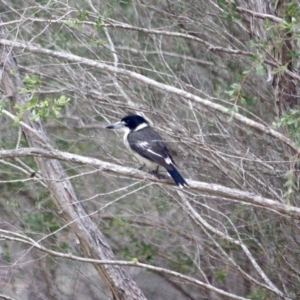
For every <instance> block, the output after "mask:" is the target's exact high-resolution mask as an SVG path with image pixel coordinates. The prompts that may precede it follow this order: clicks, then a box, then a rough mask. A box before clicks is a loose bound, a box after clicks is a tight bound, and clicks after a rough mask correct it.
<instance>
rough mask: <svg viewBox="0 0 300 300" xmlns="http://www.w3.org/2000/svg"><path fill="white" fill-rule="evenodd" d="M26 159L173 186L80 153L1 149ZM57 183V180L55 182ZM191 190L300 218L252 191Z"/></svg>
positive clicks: (205, 186)
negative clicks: (61, 162) (60, 163)
mask: <svg viewBox="0 0 300 300" xmlns="http://www.w3.org/2000/svg"><path fill="white" fill-rule="evenodd" d="M23 156H35V157H44V158H50V159H58V160H62V161H66V162H70V163H76V164H83V165H89V166H92V167H95V168H98V169H99V171H102V172H106V173H109V174H115V175H122V176H126V177H128V178H135V179H141V180H148V181H152V182H155V183H159V184H166V185H174V184H173V182H172V181H171V180H162V179H158V178H156V177H155V176H153V175H151V174H148V173H146V172H143V171H140V170H137V169H133V168H129V167H123V166H119V165H116V164H112V163H109V162H105V161H102V160H99V159H96V158H91V157H85V156H81V155H77V154H71V153H69V152H62V151H58V150H46V149H42V148H23V149H18V150H0V158H12V157H23ZM53 180H55V181H58V179H53ZM66 180H67V176H66V174H65V175H64V177H61V178H60V181H61V182H64V181H66ZM187 182H188V184H189V186H190V189H192V190H195V191H198V192H201V193H207V194H208V195H214V196H220V197H223V198H226V199H231V200H236V201H240V202H244V203H247V204H251V205H254V206H257V207H262V208H265V209H268V210H271V211H273V212H275V213H278V214H281V215H284V216H286V217H293V218H296V219H300V208H298V207H295V206H290V205H284V204H282V203H279V202H277V201H274V200H272V199H269V198H265V197H262V196H260V195H255V194H252V193H249V192H244V191H241V190H238V189H232V188H227V187H225V186H222V185H218V184H211V183H206V182H201V181H194V180H187Z"/></svg>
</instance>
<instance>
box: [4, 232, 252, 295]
mask: <svg viewBox="0 0 300 300" xmlns="http://www.w3.org/2000/svg"><path fill="white" fill-rule="evenodd" d="M0 232H1V234H0V238H1V239H5V240H10V241H16V242H21V243H24V244H27V245H30V246H32V247H34V248H37V249H38V250H40V251H43V252H45V253H48V254H50V255H52V256H55V257H62V258H66V259H71V260H76V261H80V262H85V263H92V264H100V265H120V266H132V267H138V268H143V269H146V270H151V271H154V272H158V273H163V274H168V275H171V276H174V277H176V278H179V279H181V280H184V281H186V282H190V283H193V284H195V285H198V286H201V287H204V288H206V289H209V290H211V291H214V292H216V293H218V294H220V295H223V296H226V297H229V298H230V299H236V300H247V299H248V298H244V297H239V296H236V295H233V294H231V293H227V292H225V291H223V290H221V289H218V288H216V287H214V286H212V285H210V284H207V283H204V282H202V281H200V280H198V279H195V278H192V277H190V276H186V275H183V274H181V273H178V272H175V271H171V270H168V269H165V268H160V267H156V266H152V265H149V264H144V263H140V262H138V261H137V260H136V261H123V260H97V259H91V258H85V257H80V256H75V255H72V254H71V253H67V254H65V253H61V252H58V251H54V250H50V249H48V248H46V247H44V246H42V245H41V244H39V243H38V242H36V241H35V240H33V239H31V238H30V237H27V236H25V235H22V234H19V233H14V232H11V231H7V230H2V229H0ZM8 299H11V298H8Z"/></svg>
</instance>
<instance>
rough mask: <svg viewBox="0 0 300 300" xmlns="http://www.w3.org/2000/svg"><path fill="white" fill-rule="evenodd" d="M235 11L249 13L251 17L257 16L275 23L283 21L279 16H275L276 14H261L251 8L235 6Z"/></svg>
mask: <svg viewBox="0 0 300 300" xmlns="http://www.w3.org/2000/svg"><path fill="white" fill-rule="evenodd" d="M235 9H236V11H238V12H240V13H246V14H248V15H251V16H252V17H255V18H258V19H263V20H266V19H268V20H271V21H273V22H275V23H283V22H284V20H283V19H281V18H279V17H276V16H273V15H269V14H263V13H259V12H256V11H253V10H250V9H246V8H243V7H240V6H238V7H236V8H235Z"/></svg>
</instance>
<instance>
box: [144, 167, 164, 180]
mask: <svg viewBox="0 0 300 300" xmlns="http://www.w3.org/2000/svg"><path fill="white" fill-rule="evenodd" d="M149 173H150V174H152V175H154V176H155V177H157V178H158V179H167V178H168V177H167V176H165V175H163V174H159V173H158V169H156V170H152V171H149Z"/></svg>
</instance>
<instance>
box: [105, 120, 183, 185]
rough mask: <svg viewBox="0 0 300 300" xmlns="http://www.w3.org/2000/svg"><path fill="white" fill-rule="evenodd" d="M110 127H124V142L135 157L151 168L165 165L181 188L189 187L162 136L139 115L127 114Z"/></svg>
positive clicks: (156, 168)
mask: <svg viewBox="0 0 300 300" xmlns="http://www.w3.org/2000/svg"><path fill="white" fill-rule="evenodd" d="M106 128H108V129H123V130H124V131H125V134H124V138H123V140H124V143H125V145H126V146H127V148H128V149H129V150H130V151H132V152H133V154H134V155H135V157H136V158H137V159H138V160H139V161H140V162H141V163H142V164H143V165H142V167H144V166H146V167H147V168H149V169H152V170H156V171H155V173H156V174H157V173H158V169H159V167H160V166H161V167H164V168H165V169H166V170H167V172H168V173H169V174H170V176H171V177H172V178H173V180H174V182H175V183H176V185H178V186H179V187H180V188H183V187H188V184H187V183H186V181H185V179H184V178H183V177H182V176H181V174H180V173H179V172H178V170H177V168H176V164H175V162H174V160H173V158H172V156H171V154H170V152H169V150H168V148H167V146H166V144H165V143H164V142H163V141H162V138H161V136H160V135H159V134H158V133H157V132H156V131H155V130H154V129H153V128H152V127H151V126H150V125H149V123H148V122H147V121H146V120H145V119H144V118H143V117H141V116H139V115H128V116H125V117H124V118H123V119H122V120H121V121H119V122H117V123H114V124H111V125H109V126H107V127H106Z"/></svg>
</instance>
